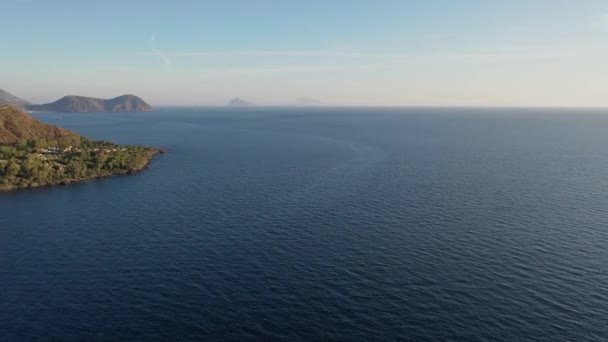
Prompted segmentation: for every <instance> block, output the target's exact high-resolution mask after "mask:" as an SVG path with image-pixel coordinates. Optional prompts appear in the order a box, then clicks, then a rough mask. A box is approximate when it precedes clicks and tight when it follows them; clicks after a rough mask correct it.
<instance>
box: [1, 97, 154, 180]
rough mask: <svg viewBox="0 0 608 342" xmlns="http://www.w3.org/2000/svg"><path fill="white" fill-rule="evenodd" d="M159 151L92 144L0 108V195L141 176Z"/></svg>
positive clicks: (23, 114) (78, 136)
mask: <svg viewBox="0 0 608 342" xmlns="http://www.w3.org/2000/svg"><path fill="white" fill-rule="evenodd" d="M157 153H162V151H161V150H158V149H154V148H149V147H141V146H122V145H117V144H114V143H111V142H107V141H93V140H89V139H87V138H85V137H82V136H80V135H78V134H76V133H73V132H70V131H68V130H65V129H62V128H59V127H56V126H51V125H47V124H44V123H42V122H40V121H38V120H36V119H34V118H32V117H30V116H29V115H27V114H25V113H23V112H21V111H19V110H16V109H15V108H12V107H8V106H0V191H7V190H15V189H22V188H29V187H38V186H46V185H53V184H67V183H72V182H79V181H84V180H88V179H95V178H100V177H107V176H111V175H117V174H128V173H133V172H137V171H141V170H142V169H144V168H145V167H146V165H147V164H148V162H149V161H150V160H151V159H152V157H153V156H154V155H156V154H157Z"/></svg>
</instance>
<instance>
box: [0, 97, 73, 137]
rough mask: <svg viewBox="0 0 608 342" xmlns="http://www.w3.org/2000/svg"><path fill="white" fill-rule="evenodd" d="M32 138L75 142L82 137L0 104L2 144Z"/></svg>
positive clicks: (0, 135)
mask: <svg viewBox="0 0 608 342" xmlns="http://www.w3.org/2000/svg"><path fill="white" fill-rule="evenodd" d="M32 139H43V140H47V141H57V142H58V143H59V142H67V143H73V142H79V141H80V140H81V139H82V138H81V137H80V136H79V135H78V134H76V133H74V132H71V131H68V130H66V129H63V128H60V127H57V126H52V125H47V124H45V123H42V122H41V121H39V120H36V119H34V118H33V117H31V116H29V115H27V114H26V113H24V112H22V111H21V110H18V109H17V108H15V107H12V106H8V105H0V144H13V143H17V142H19V141H23V140H32Z"/></svg>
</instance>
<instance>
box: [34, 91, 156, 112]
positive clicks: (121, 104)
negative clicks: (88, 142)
mask: <svg viewBox="0 0 608 342" xmlns="http://www.w3.org/2000/svg"><path fill="white" fill-rule="evenodd" d="M26 108H27V109H28V110H35V111H49V112H63V113H87V112H149V111H151V110H152V107H150V105H149V104H147V103H146V102H145V101H144V100H142V99H141V98H139V97H137V96H135V95H122V96H119V97H115V98H113V99H107V100H104V99H98V98H94V97H85V96H75V95H69V96H64V97H62V98H60V99H59V100H57V101H55V102H53V103H47V104H42V105H29V106H27V107H26Z"/></svg>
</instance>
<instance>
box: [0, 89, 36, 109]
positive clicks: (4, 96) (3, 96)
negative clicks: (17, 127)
mask: <svg viewBox="0 0 608 342" xmlns="http://www.w3.org/2000/svg"><path fill="white" fill-rule="evenodd" d="M29 104H30V103H29V102H27V101H25V100H23V99H20V98H18V97H17V96H15V95H13V94H10V93H8V92H6V91H4V90H2V89H0V105H12V106H15V107H19V108H25V107H26V106H28V105H29Z"/></svg>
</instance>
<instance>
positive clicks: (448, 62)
mask: <svg viewBox="0 0 608 342" xmlns="http://www.w3.org/2000/svg"><path fill="white" fill-rule="evenodd" d="M0 9H1V12H2V20H0V32H2V45H3V46H2V48H1V49H0V89H4V90H6V91H9V92H11V93H13V94H14V95H17V96H19V97H22V98H24V99H26V100H30V101H32V102H36V103H42V102H51V101H54V100H56V99H58V98H59V97H61V96H64V95H68V94H69V95H83V96H94V97H104V98H109V97H114V96H118V95H121V94H126V93H130V94H136V95H139V96H141V97H142V98H144V99H145V100H147V101H148V102H150V103H151V104H153V105H221V104H224V103H226V102H227V101H228V100H229V99H231V98H233V97H237V96H238V97H241V98H243V99H246V100H249V101H252V102H254V103H257V104H265V105H292V104H296V103H297V101H298V100H297V99H299V98H303V97H308V98H313V99H318V100H319V101H321V102H322V103H323V104H327V105H346V106H358V105H365V106H368V105H369V106H374V105H380V106H558V107H561V106H567V107H570V106H574V107H577V106H584V107H605V106H608V2H607V1H605V0H602V1H595V0H576V1H571V0H567V1H566V0H509V1H488V0H484V1H482V0H476V1H473V0H459V1H454V0H419V1H408V0H308V1H305V0H299V1H296V0H222V1H204V0H199V1H180V0H173V1H151V0H147V1H140V0H129V1H126V0H121V1H117V0H105V1H91V0H54V1H48V0H0Z"/></svg>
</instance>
